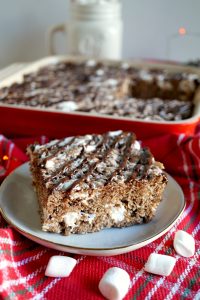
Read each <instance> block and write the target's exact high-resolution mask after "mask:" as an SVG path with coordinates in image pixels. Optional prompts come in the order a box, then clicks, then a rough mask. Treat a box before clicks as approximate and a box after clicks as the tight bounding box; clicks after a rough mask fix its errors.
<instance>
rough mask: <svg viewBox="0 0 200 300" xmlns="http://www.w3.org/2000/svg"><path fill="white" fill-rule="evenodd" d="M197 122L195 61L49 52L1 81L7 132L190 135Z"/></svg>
mask: <svg viewBox="0 0 200 300" xmlns="http://www.w3.org/2000/svg"><path fill="white" fill-rule="evenodd" d="M199 120H200V70H199V69H198V68H195V67H189V66H182V65H175V64H161V63H148V62H144V61H111V60H109V61H108V60H102V61H97V60H94V59H83V58H79V57H69V56H53V57H46V58H44V59H41V60H39V61H36V62H34V63H32V64H30V65H29V66H28V67H26V68H24V69H23V70H21V71H19V72H17V73H15V74H13V75H12V76H10V77H8V78H6V79H4V80H3V81H1V82H0V128H1V133H4V134H9V135H15V136H22V135H29V136H30V135H37V134H46V135H48V136H50V137H52V138H53V137H63V136H66V135H72V134H85V133H93V132H96V133H102V132H104V131H106V130H117V129H122V130H131V131H134V132H136V134H137V135H138V137H140V138H141V137H147V136H156V135H160V134H163V133H186V134H192V133H194V131H195V128H196V126H197V125H198V123H199Z"/></svg>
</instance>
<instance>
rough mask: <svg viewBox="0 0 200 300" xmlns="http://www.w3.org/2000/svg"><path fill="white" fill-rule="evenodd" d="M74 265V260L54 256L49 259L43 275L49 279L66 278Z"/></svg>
mask: <svg viewBox="0 0 200 300" xmlns="http://www.w3.org/2000/svg"><path fill="white" fill-rule="evenodd" d="M75 265H76V259H74V258H71V257H67V256H61V255H54V256H52V257H51V258H50V259H49V262H48V264H47V267H46V271H45V275H46V276H50V277H67V276H69V275H70V273H71V272H72V270H73V269H74V267H75Z"/></svg>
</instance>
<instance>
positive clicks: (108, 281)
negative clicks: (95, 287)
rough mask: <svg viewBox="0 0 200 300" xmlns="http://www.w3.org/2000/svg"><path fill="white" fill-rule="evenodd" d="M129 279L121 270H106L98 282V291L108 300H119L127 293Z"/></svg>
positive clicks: (115, 268)
mask: <svg viewBox="0 0 200 300" xmlns="http://www.w3.org/2000/svg"><path fill="white" fill-rule="evenodd" d="M129 285H130V277H129V275H128V273H127V272H126V271H124V270H123V269H120V268H117V267H114V268H110V269H108V270H107V271H106V272H105V274H104V275H103V277H102V278H101V280H100V282H99V290H100V292H101V293H102V295H103V296H104V297H105V298H106V299H108V300H121V299H123V298H124V296H125V295H126V293H127V292H128V287H129Z"/></svg>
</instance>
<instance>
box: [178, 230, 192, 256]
mask: <svg viewBox="0 0 200 300" xmlns="http://www.w3.org/2000/svg"><path fill="white" fill-rule="evenodd" d="M174 249H175V250H176V252H177V253H178V254H179V255H181V256H184V257H191V256H193V255H194V252H195V241H194V238H193V236H192V235H190V234H189V233H187V232H186V231H183V230H178V231H177V232H176V233H175V237H174Z"/></svg>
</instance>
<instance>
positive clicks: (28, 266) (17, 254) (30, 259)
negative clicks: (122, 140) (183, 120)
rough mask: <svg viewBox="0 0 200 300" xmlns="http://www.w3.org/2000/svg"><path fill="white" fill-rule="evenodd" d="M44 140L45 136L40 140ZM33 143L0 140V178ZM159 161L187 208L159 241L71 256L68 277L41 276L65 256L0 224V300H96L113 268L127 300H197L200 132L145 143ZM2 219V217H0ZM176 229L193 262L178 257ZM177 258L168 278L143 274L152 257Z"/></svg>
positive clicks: (23, 158)
mask: <svg viewBox="0 0 200 300" xmlns="http://www.w3.org/2000/svg"><path fill="white" fill-rule="evenodd" d="M37 140H40V142H45V138H44V137H42V138H39V139H37ZM32 142H33V139H29V140H25V139H22V140H17V139H16V140H15V141H9V140H7V139H6V138H5V137H3V136H0V158H1V163H0V178H1V179H3V177H5V176H6V175H8V173H9V172H10V171H11V170H13V169H14V168H15V167H17V166H18V165H20V164H21V163H23V162H25V161H26V160H27V157H26V155H25V148H26V145H27V144H29V143H32ZM144 144H146V145H148V146H150V148H151V150H152V152H153V154H154V155H155V157H156V159H157V160H160V161H162V162H163V163H164V164H165V167H166V171H167V172H168V173H170V174H171V175H172V176H173V177H174V178H175V179H176V180H177V181H178V182H179V184H180V185H181V186H182V188H183V190H184V194H185V198H186V202H187V205H186V209H185V211H184V213H183V215H182V217H181V218H180V219H179V221H178V222H177V223H176V224H175V225H174V226H173V227H172V229H171V230H170V231H169V232H168V233H166V234H165V235H164V236H162V237H161V238H159V239H157V240H156V241H154V242H152V243H151V244H149V245H147V246H145V247H143V248H141V249H138V250H136V251H133V252H130V253H127V254H123V255H118V256H112V257H90V256H83V255H74V254H70V253H68V254H65V255H70V256H72V257H75V258H76V259H77V260H78V264H77V266H76V267H75V269H74V270H73V272H72V274H71V275H70V277H68V278H49V277H45V276H44V270H45V268H46V265H47V262H48V260H49V258H50V257H51V256H52V255H55V254H63V253H61V252H59V251H55V250H51V249H48V248H45V247H43V246H40V245H38V244H36V243H34V242H32V241H30V240H28V239H27V238H25V237H23V236H22V235H20V234H19V233H17V232H16V231H15V230H14V229H12V228H11V227H10V226H8V225H7V224H6V222H5V221H3V219H1V221H0V254H1V256H0V295H1V296H0V297H2V299H15V300H18V299H35V300H36V299H50V300H51V299H52V300H57V299H59V300H64V299H65V300H66V299H69V300H87V299H88V300H97V299H103V297H102V296H101V294H100V292H99V291H98V283H99V280H100V278H101V277H102V275H103V273H104V272H105V271H106V270H107V269H108V268H109V267H113V266H118V267H121V268H123V269H124V270H126V271H127V272H128V273H129V275H130V278H131V287H130V290H129V293H128V294H127V296H126V297H125V299H126V300H127V299H166V300H170V299H194V300H197V299H200V279H199V278H200V260H199V256H200V134H198V133H197V134H196V135H195V136H185V135H179V136H175V135H165V136H161V137H157V138H155V139H149V140H145V141H144ZM0 218H1V217H0ZM177 229H183V230H186V231H187V232H188V233H190V234H192V235H193V237H194V238H195V241H196V252H195V255H194V256H193V257H192V258H184V257H180V256H179V255H177V254H176V253H175V251H174V249H173V237H174V234H175V232H176V230H177ZM152 252H157V253H161V254H168V255H172V256H174V257H176V265H175V267H174V270H173V272H172V273H171V275H170V276H168V277H161V276H157V275H152V274H149V273H146V272H144V269H143V267H144V264H145V262H146V261H147V258H148V256H149V254H150V253H152Z"/></svg>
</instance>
